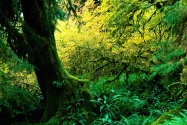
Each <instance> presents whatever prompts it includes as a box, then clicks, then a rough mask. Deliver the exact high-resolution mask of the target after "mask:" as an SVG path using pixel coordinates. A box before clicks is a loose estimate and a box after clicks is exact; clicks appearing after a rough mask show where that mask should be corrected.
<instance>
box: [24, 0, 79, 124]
mask: <svg viewBox="0 0 187 125" xmlns="http://www.w3.org/2000/svg"><path fill="white" fill-rule="evenodd" d="M21 4H22V11H23V16H24V21H25V24H24V26H23V33H24V35H25V38H26V40H27V42H28V48H29V50H28V59H29V63H31V64H33V65H34V66H35V73H36V76H37V79H38V83H39V86H40V88H41V91H42V94H43V96H44V99H45V100H46V109H45V112H44V115H43V118H42V121H47V120H49V119H50V118H51V117H52V116H54V115H55V114H56V113H57V112H58V111H60V110H61V109H62V106H63V104H64V103H65V102H67V98H65V97H66V96H67V95H69V96H71V95H72V94H73V93H74V92H75V91H76V89H79V88H80V87H81V86H80V85H79V84H76V82H72V81H71V80H69V79H67V78H68V77H70V78H71V79H74V78H75V80H76V77H73V76H71V75H69V74H68V73H67V72H66V70H65V69H64V67H63V65H62V63H61V61H60V59H59V57H58V54H57V49H56V44H55V38H54V29H55V28H54V25H53V23H52V21H51V19H50V15H49V5H48V1H47V0H46V1H45V0H22V1H21ZM77 81H78V80H77ZM54 82H58V83H62V86H60V87H57V86H56V85H55V84H53V83H54ZM70 82H72V83H71V84H70ZM80 82H81V81H80Z"/></svg>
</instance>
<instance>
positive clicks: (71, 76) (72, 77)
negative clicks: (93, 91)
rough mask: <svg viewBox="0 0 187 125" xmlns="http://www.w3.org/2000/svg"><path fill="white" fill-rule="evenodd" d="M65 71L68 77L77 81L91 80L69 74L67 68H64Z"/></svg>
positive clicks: (85, 81)
mask: <svg viewBox="0 0 187 125" xmlns="http://www.w3.org/2000/svg"><path fill="white" fill-rule="evenodd" d="M64 73H65V74H66V76H67V78H68V79H72V80H75V81H77V82H82V83H87V82H90V80H88V79H79V78H78V77H76V76H73V75H71V74H69V73H68V71H67V70H65V69H64Z"/></svg>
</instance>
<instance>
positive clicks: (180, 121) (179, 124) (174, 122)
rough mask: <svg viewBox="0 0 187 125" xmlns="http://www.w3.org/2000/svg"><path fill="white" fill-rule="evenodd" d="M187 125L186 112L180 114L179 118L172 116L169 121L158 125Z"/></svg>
mask: <svg viewBox="0 0 187 125" xmlns="http://www.w3.org/2000/svg"><path fill="white" fill-rule="evenodd" d="M186 124H187V110H183V112H180V116H175V115H172V118H171V120H166V121H165V122H164V123H163V124H160V125H186Z"/></svg>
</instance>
